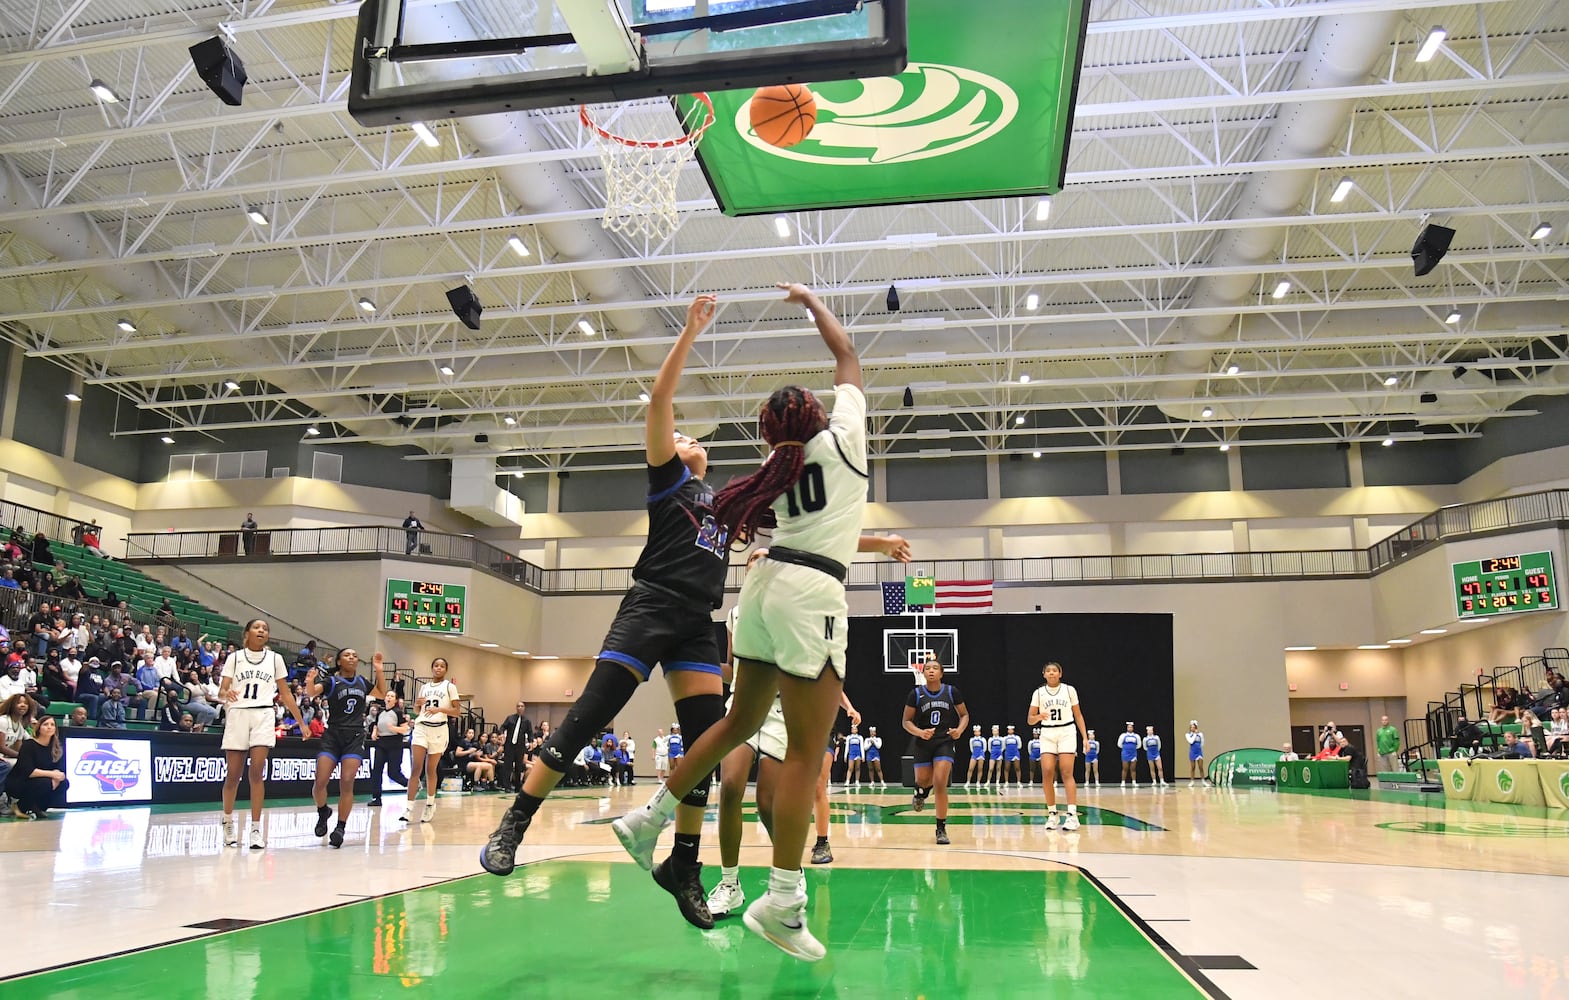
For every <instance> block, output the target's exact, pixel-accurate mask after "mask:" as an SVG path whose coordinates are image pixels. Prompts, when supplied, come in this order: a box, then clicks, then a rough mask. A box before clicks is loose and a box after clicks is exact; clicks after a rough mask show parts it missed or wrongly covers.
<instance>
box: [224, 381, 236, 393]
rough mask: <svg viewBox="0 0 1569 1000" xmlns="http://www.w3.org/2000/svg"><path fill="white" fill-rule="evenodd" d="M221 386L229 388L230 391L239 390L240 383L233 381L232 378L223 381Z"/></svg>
mask: <svg viewBox="0 0 1569 1000" xmlns="http://www.w3.org/2000/svg"><path fill="white" fill-rule="evenodd" d="M223 387H224V388H225V389H227V390H229V391H230V392H239V391H240V383H238V382H236V381H234V379H230V380H229V381H227V382H225V383H224V384H223Z"/></svg>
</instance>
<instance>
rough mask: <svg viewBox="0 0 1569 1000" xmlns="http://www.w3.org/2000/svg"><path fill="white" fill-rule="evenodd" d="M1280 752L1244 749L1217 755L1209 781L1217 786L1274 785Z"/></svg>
mask: <svg viewBox="0 0 1569 1000" xmlns="http://www.w3.org/2000/svg"><path fill="white" fill-rule="evenodd" d="M1279 761H1280V751H1279V750H1268V749H1265V748H1263V747H1244V748H1242V749H1240V750H1227V751H1225V752H1224V753H1220V754H1216V755H1215V757H1214V758H1213V759H1212V760H1211V761H1210V764H1209V780H1210V781H1211V782H1212V783H1214V784H1216V785H1242V786H1246V785H1273V784H1275V765H1276V764H1277V763H1278V762H1279Z"/></svg>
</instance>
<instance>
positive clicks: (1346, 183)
mask: <svg viewBox="0 0 1569 1000" xmlns="http://www.w3.org/2000/svg"><path fill="white" fill-rule="evenodd" d="M1355 186H1356V185H1354V184H1352V183H1351V178H1349V177H1342V178H1340V183H1339V184H1336V185H1335V193H1334V194H1332V195H1330V196H1329V200H1330V201H1332V202H1334V203H1335V204H1337V205H1338V204H1340V203H1341V202H1343V201H1345V200H1346V195H1348V194H1350V193H1351V189H1352V188H1353V187H1355Z"/></svg>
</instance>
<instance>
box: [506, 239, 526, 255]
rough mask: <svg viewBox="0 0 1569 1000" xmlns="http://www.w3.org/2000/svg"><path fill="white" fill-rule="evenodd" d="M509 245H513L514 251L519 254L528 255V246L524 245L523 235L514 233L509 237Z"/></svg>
mask: <svg viewBox="0 0 1569 1000" xmlns="http://www.w3.org/2000/svg"><path fill="white" fill-rule="evenodd" d="M507 246H509V247H511V248H512V252H513V253H515V254H517V255H518V256H519V257H527V256H528V247H527V246H525V245H524V243H523V237H521V236H518V235H516V234H513V235H512V236H509V237H507Z"/></svg>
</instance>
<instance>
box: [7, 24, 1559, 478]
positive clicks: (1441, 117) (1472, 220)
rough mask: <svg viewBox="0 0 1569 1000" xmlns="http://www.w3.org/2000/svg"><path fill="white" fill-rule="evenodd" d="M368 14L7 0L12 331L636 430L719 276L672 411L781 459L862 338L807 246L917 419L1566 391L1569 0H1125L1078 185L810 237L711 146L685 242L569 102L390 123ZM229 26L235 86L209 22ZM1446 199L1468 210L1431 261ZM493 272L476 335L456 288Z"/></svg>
mask: <svg viewBox="0 0 1569 1000" xmlns="http://www.w3.org/2000/svg"><path fill="white" fill-rule="evenodd" d="M356 11H357V5H356V4H354V3H327V2H322V0H254V2H238V0H236V2H231V3H215V2H202V0H184V2H181V0H91V2H89V0H35V2H21V0H18V2H13V3H7V4H5V5H3V7H0V165H3V172H0V317H4V318H3V320H0V331H3V334H4V336H5V337H6V338H8V339H9V340H11V341H12V342H14V343H17V344H19V345H21V346H22V347H23V348H24V349H25V350H26V351H27V353H28V355H29V356H30V357H36V358H47V359H49V360H50V361H51V362H53V363H56V364H59V365H62V366H65V367H67V368H69V369H71V370H72V371H74V372H77V373H79V374H80V375H81V376H83V378H84V380H85V382H86V383H87V384H89V385H98V386H106V387H109V388H110V389H112V390H113V391H114V392H117V393H119V394H121V395H123V396H124V397H125V398H126V399H127V400H129V401H131V402H132V403H134V404H135V406H136V407H138V408H139V409H140V411H141V412H140V419H139V420H138V421H136V422H134V423H125V424H124V425H123V426H119V427H117V428H115V430H114V433H116V434H118V435H121V436H123V437H126V438H135V437H140V436H146V435H156V436H158V437H162V436H163V435H165V434H169V435H171V436H173V437H175V438H176V440H177V441H178V442H180V443H181V444H198V445H200V444H201V443H203V442H211V443H212V446H213V447H214V448H215V449H217V450H222V445H221V443H220V442H222V441H223V439H224V436H225V433H226V432H232V431H234V430H237V429H242V428H249V427H255V426H270V427H279V426H282V427H295V428H298V430H299V432H300V433H301V435H302V437H303V436H305V435H306V434H307V432H308V430H311V429H314V430H315V431H316V433H315V434H313V435H311V437H310V440H312V441H313V442H315V443H319V444H331V443H334V442H342V441H369V442H375V443H379V444H385V445H409V446H414V447H415V448H417V449H419V450H420V452H421V454H420V455H417V456H416V458H423V457H456V456H467V455H488V456H494V457H495V458H496V460H497V462H498V465H499V466H500V467H501V468H502V469H504V470H505V469H514V468H516V469H525V470H526V469H543V468H574V469H577V468H603V467H621V466H627V465H632V464H635V463H636V461H637V450H638V449H639V446H640V440H641V436H640V435H641V431H640V423H641V407H642V403H641V401H640V399H639V394H640V393H641V392H643V391H644V390H645V389H646V388H647V387H648V386H649V385H650V383H651V381H652V378H653V375H654V373H655V371H656V370H657V368H658V365H659V362H660V360H661V359H662V358H663V356H664V353H665V350H666V348H667V346H668V344H669V343H670V341H671V339H672V336H673V334H674V332H675V331H676V330H677V329H679V326H680V323H681V320H682V317H683V315H684V312H685V306H686V303H687V301H688V300H689V299H690V297H691V296H692V295H693V294H694V293H696V292H700V291H715V292H718V293H719V294H720V295H721V297H722V303H723V305H722V309H721V312H720V314H719V317H718V320H717V322H716V324H715V326H714V328H713V330H712V331H711V332H710V333H709V334H707V335H705V337H704V338H703V339H702V340H701V341H700V343H699V346H698V348H697V350H696V351H695V353H694V356H693V358H692V361H691V364H690V365H689V377H688V378H687V379H686V380H685V382H684V383H683V385H682V388H681V399H680V406H679V415H680V419H681V420H682V422H683V425H684V426H685V427H687V428H688V429H689V430H691V431H692V432H694V433H698V434H707V435H709V436H710V437H711V438H713V439H716V440H724V441H728V442H731V444H730V446H729V447H727V448H721V449H719V450H718V452H716V454H718V456H719V458H720V459H721V460H722V461H742V460H745V461H751V460H755V455H756V449H755V448H754V447H753V439H754V435H755V427H754V420H753V415H754V414H755V412H756V409H757V406H758V404H759V402H760V401H761V400H762V399H763V398H765V397H766V395H767V393H768V392H769V391H770V390H771V389H772V388H774V387H775V386H776V385H778V384H779V383H780V382H781V381H782V380H784V379H799V380H803V381H807V382H808V383H809V384H821V383H823V382H824V381H825V380H826V375H827V372H828V368H829V366H828V365H827V364H826V359H825V358H824V356H823V351H822V348H821V345H820V343H819V342H818V340H817V338H816V336H815V334H814V333H813V331H812V329H811V327H810V325H809V324H808V323H806V322H805V320H804V318H803V317H802V315H801V314H800V313H799V312H798V311H795V310H792V309H786V308H783V307H781V305H780V304H779V303H778V302H777V293H776V292H775V291H774V290H773V287H772V286H773V282H774V281H776V280H801V281H806V282H808V283H810V284H812V285H814V286H815V287H817V288H818V289H819V290H820V291H821V292H822V293H823V294H824V296H825V297H826V298H827V300H828V301H829V303H830V305H831V306H832V307H834V308H835V309H836V310H837V311H838V312H839V313H840V314H841V315H842V316H843V317H844V318H845V320H846V321H847V323H848V324H849V325H850V326H851V328H852V329H853V331H854V332H855V334H856V343H857V346H858V348H859V350H860V351H861V353H862V355H863V363H864V365H865V370H866V380H867V385H868V390H869V395H870V397H871V404H872V409H873V427H872V449H873V452H874V455H876V456H881V457H885V458H905V457H908V458H914V457H922V456H929V455H933V454H959V453H991V454H1021V453H1032V452H1041V453H1043V454H1048V455H1049V454H1051V453H1058V452H1100V451H1107V450H1130V449H1168V448H1171V447H1175V446H1183V447H1187V448H1194V447H1219V446H1220V445H1222V444H1240V445H1242V446H1246V445H1248V444H1249V443H1265V442H1267V443H1270V444H1274V445H1280V444H1316V445H1320V446H1322V445H1324V444H1325V443H1326V442H1331V441H1336V442H1382V441H1384V440H1386V439H1393V440H1394V441H1395V442H1396V443H1397V444H1398V443H1399V442H1401V441H1405V440H1411V439H1419V438H1421V439H1444V438H1465V437H1474V436H1477V435H1478V434H1480V432H1481V428H1482V427H1483V426H1484V425H1485V424H1486V423H1487V422H1488V421H1491V420H1502V419H1511V418H1513V417H1516V416H1520V415H1527V414H1530V413H1531V412H1532V411H1531V410H1530V409H1529V404H1525V405H1522V401H1523V400H1526V399H1528V398H1529V397H1532V396H1537V395H1543V394H1558V393H1563V392H1566V391H1569V367H1566V362H1569V345H1566V341H1565V328H1564V315H1565V311H1566V305H1565V303H1566V301H1569V251H1566V244H1565V236H1566V234H1569V4H1565V3H1561V2H1557V0H1492V2H1481V3H1467V4H1463V5H1454V6H1448V5H1436V4H1432V3H1427V2H1419V0H1319V2H1298V3H1273V2H1266V0H1143V2H1134V0H1096V2H1095V3H1094V4H1093V6H1092V21H1091V24H1090V27H1089V34H1088V39H1087V43H1086V52H1085V60H1084V70H1083V77H1082V81H1081V86H1080V90H1079V103H1078V108H1077V117H1076V123H1075V127H1074V135H1073V138H1072V145H1071V151H1070V157H1069V165H1068V173H1067V184H1066V187H1065V189H1064V190H1063V192H1062V193H1061V194H1060V195H1057V196H1056V197H1054V198H1053V199H1051V202H1050V208H1049V211H1045V212H1043V211H1042V209H1041V207H1040V206H1039V204H1038V203H1037V201H1036V200H1033V199H1031V200H1020V199H1003V200H990V201H974V202H956V203H945V204H934V205H926V206H906V207H899V208H862V209H854V210H845V211H827V212H807V213H800V214H797V215H792V216H790V217H789V219H788V220H787V221H788V225H787V226H786V227H784V229H785V230H786V232H784V234H782V233H781V229H780V228H778V227H776V223H775V221H774V220H773V219H771V218H766V217H765V218H750V219H730V218H726V217H724V216H722V215H720V214H719V213H718V211H717V210H716V208H715V206H714V203H713V201H712V198H711V197H710V195H709V192H708V188H707V185H706V183H705V182H704V180H703V178H702V175H701V173H700V172H699V171H698V170H697V169H696V168H695V167H692V168H688V170H687V172H686V174H685V175H684V176H683V178H682V180H681V184H680V189H679V201H680V205H681V209H682V213H683V222H682V225H681V227H680V229H679V230H678V232H677V233H676V235H675V236H674V237H673V238H672V239H670V240H669V241H667V242H665V243H662V244H657V245H646V244H642V243H639V244H636V245H634V244H632V243H629V242H627V241H624V240H621V239H619V238H615V237H612V236H611V235H609V234H607V233H605V232H604V231H602V229H601V227H600V219H599V215H600V212H599V208H600V207H602V205H603V194H602V184H603V178H602V176H601V171H600V165H599V161H598V159H597V157H596V156H595V154H594V151H593V148H592V146H591V144H590V143H589V141H588V137H587V136H586V135H585V134H584V133H583V131H582V130H581V128H580V127H579V125H578V122H577V116H576V112H575V109H563V110H560V111H546V112H522V113H517V114H514V115H509V116H505V117H492V118H487V119H483V120H459V121H444V122H439V123H432V124H433V126H434V133H435V137H436V139H437V142H438V144H437V145H436V146H435V147H431V146H427V145H426V144H425V143H423V142H422V141H421V139H420V138H419V137H418V136H416V135H415V134H414V133H413V132H412V131H410V130H409V129H407V128H390V129H387V128H364V127H361V126H360V125H358V124H357V123H356V122H355V121H354V120H353V119H352V118H350V117H349V115H348V113H347V110H346V107H347V103H346V91H347V85H348V73H349V68H350V42H351V39H352V37H353V20H354V17H355V14H356ZM1439 25H1441V26H1442V27H1443V28H1444V29H1445V30H1446V32H1447V39H1446V40H1445V42H1444V44H1443V45H1442V46H1441V47H1440V48H1439V49H1438V51H1437V53H1436V54H1435V55H1434V57H1433V58H1432V59H1431V60H1429V61H1426V62H1418V61H1416V58H1415V57H1416V54H1417V50H1418V48H1419V46H1420V45H1421V43H1422V42H1423V41H1424V40H1425V39H1427V37H1428V35H1429V33H1430V31H1431V30H1432V29H1433V27H1435V26H1439ZM220 26H223V29H222V30H226V31H228V32H230V33H231V34H232V38H233V40H234V45H235V47H236V50H237V51H239V52H240V53H241V54H242V56H243V58H244V60H245V63H246V67H247V70H248V72H249V75H250V81H249V83H248V85H247V86H246V89H245V100H244V105H243V106H242V107H239V108H232V107H226V106H224V105H222V104H220V103H219V102H218V100H217V99H216V98H215V97H214V95H213V94H212V93H211V92H210V91H209V90H208V88H207V87H206V86H205V85H204V84H203V83H202V81H201V80H200V79H199V78H198V76H197V75H196V73H195V72H194V71H193V67H192V63H191V59H190V57H189V55H188V53H187V47H188V46H189V45H191V44H193V43H195V42H198V41H201V40H202V39H204V38H208V37H211V36H212V35H214V34H215V33H216V32H217V31H219V30H220ZM94 81H98V82H101V83H103V84H106V85H107V86H108V87H109V88H110V89H111V90H112V91H113V92H114V94H115V95H116V96H117V97H118V98H120V99H119V100H118V101H116V102H114V103H109V102H106V101H104V100H101V99H99V98H98V97H96V96H95V95H94V94H93V93H92V92H91V91H90V90H89V85H90V84H91V83H92V82H94ZM649 113H662V112H660V110H659V109H658V108H657V107H655V106H653V105H650V108H649ZM1343 182H1349V183H1346V184H1344V185H1343ZM1342 188H1343V190H1342V192H1341V193H1342V194H1343V197H1341V198H1339V199H1338V200H1337V198H1336V197H1335V196H1336V192H1337V189H1342ZM1043 215H1044V218H1043V217H1042V216H1043ZM263 220H264V221H263ZM1428 222H1433V223H1439V224H1443V225H1446V226H1450V227H1453V228H1454V229H1455V230H1456V231H1457V234H1458V235H1457V236H1456V238H1455V242H1454V245H1453V246H1452V247H1451V248H1450V250H1449V252H1448V255H1447V257H1446V258H1445V259H1444V261H1443V263H1442V264H1441V265H1440V266H1439V267H1438V268H1437V269H1435V270H1434V271H1433V272H1432V273H1431V274H1429V275H1427V276H1426V277H1422V278H1417V277H1415V276H1414V275H1413V269H1412V262H1411V257H1410V251H1411V245H1412V242H1413V241H1414V239H1415V238H1416V236H1417V234H1418V232H1419V231H1420V230H1421V228H1422V227H1423V225H1424V224H1426V223H1428ZM1544 225H1545V226H1550V227H1551V231H1550V232H1549V233H1547V234H1545V235H1542V234H1541V233H1540V230H1541V228H1542V227H1543V226H1544ZM513 237H517V238H518V241H519V242H520V243H521V244H522V245H523V246H524V247H525V248H526V249H527V250H528V256H520V255H519V254H518V252H517V251H516V250H515V249H514V245H513V244H512V243H511V242H510V241H511V240H512V238H513ZM460 281H467V282H469V283H470V284H471V285H472V286H473V287H474V288H475V290H476V291H477V292H478V294H479V297H480V300H481V301H482V302H483V304H484V306H485V317H484V322H483V324H482V327H481V329H480V330H479V331H478V332H474V331H470V330H468V329H466V328H464V327H463V326H462V325H461V324H460V323H459V322H458V321H457V319H456V317H455V316H454V315H453V313H452V312H451V310H450V309H449V308H448V305H447V302H446V299H445V296H444V293H445V291H446V289H447V288H449V287H451V286H452V285H454V284H456V283H458V282H460ZM890 284H894V285H897V286H898V287H899V288H900V292H901V299H902V309H901V311H899V312H898V313H890V312H889V311H888V310H887V308H886V304H885V296H886V292H887V289H888V286H889V285H890ZM1277 292H1278V293H1279V294H1277ZM907 389H909V390H910V395H911V396H912V397H913V403H914V405H913V406H909V405H906V402H905V398H906V397H905V394H906V390H907ZM480 436H483V438H485V439H488V440H483V441H481V440H478V439H477V438H478V437H480Z"/></svg>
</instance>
